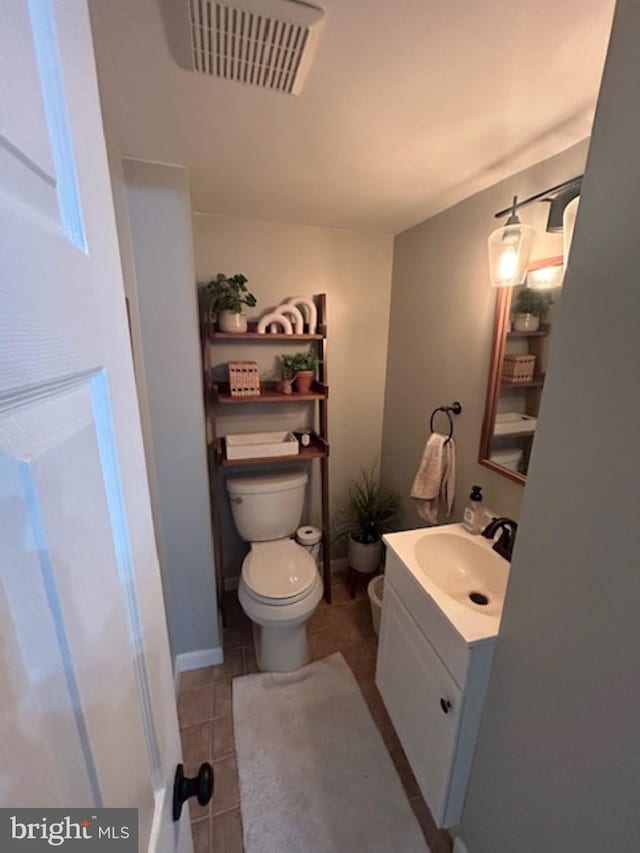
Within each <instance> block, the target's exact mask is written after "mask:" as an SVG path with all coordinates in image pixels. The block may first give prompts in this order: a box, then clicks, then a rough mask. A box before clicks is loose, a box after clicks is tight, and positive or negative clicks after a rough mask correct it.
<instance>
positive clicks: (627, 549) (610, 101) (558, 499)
mask: <svg viewBox="0 0 640 853" xmlns="http://www.w3.org/2000/svg"><path fill="white" fill-rule="evenodd" d="M639 41H640V4H638V3H637V2H636V0H619V2H618V8H617V12H616V17H615V21H614V28H613V35H612V40H611V45H610V51H609V56H608V60H607V64H606V68H605V74H604V79H603V84H602V89H601V95H600V101H599V105H598V110H597V113H596V120H595V126H594V131H593V137H592V143H591V150H590V154H589V163H588V167H587V175H586V180H585V184H584V191H583V195H582V201H581V207H580V212H579V215H578V222H577V226H576V231H575V236H574V242H573V248H572V254H571V259H570V262H569V270H568V276H567V281H566V285H565V292H564V294H563V299H562V303H561V305H560V311H559V314H560V316H559V321H558V329H557V334H556V339H555V343H554V346H553V349H552V354H551V369H550V379H549V383H548V387H547V389H546V392H545V398H544V400H543V404H542V415H541V421H540V429H539V434H538V437H537V441H536V445H535V449H534V455H533V460H532V465H531V474H530V478H529V483H528V485H527V489H526V495H525V500H524V508H523V514H522V525H521V532H520V536H519V541H518V543H517V547H516V552H515V558H514V562H513V567H512V570H511V581H510V584H509V590H508V595H507V601H506V606H505V612H504V616H503V619H502V630H501V635H500V640H499V643H498V648H497V653H496V658H495V663H494V666H493V674H492V677H491V683H490V688H489V694H488V698H487V702H486V706H485V711H484V716H483V722H482V726H481V731H480V737H479V742H478V747H477V750H476V756H475V761H474V765H473V770H472V776H471V784H470V787H469V791H468V795H467V801H466V806H465V810H464V815H463V821H462V836H463V838H464V840H465V841H466V843H467V846H468V848H469V851H470V853H503V851H504V853H507V851H509V853H511V851H513V853H540V851H545V853H568V851H580V853H599V851H602V850H612V851H613V850H615V851H619V853H622V851H625V853H627V851H628V853H635V851H637V850H638V848H639V845H640V809H639V808H638V804H639V803H640V712H639V708H640V679H639V678H638V671H639V666H638V650H639V649H640V611H639V607H640V558H639V555H640V524H639V523H638V516H639V511H640V500H639V495H640V454H639V453H638V434H639V432H638V425H639V424H640V394H639V382H640V347H639V345H638V340H639V337H638V317H640V287H639V285H638V270H639V269H640V240H639V239H638V223H640V145H639V142H640V89H639V88H638V84H637V80H638V72H639V70H640V56H639V54H638V43H639Z"/></svg>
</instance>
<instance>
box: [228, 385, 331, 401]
mask: <svg viewBox="0 0 640 853" xmlns="http://www.w3.org/2000/svg"><path fill="white" fill-rule="evenodd" d="M262 387H263V390H262V391H261V392H260V394H256V395H254V396H252V397H232V396H231V393H230V392H229V385H228V383H223V382H219V383H215V384H214V385H213V386H212V389H211V391H212V396H213V401H214V402H215V403H222V404H224V405H227V404H236V403H297V402H300V401H304V400H326V399H327V391H328V389H327V387H326V386H325V385H322V384H321V383H319V382H315V383H314V385H313V387H312V390H311V391H310V392H309V393H308V394H296V393H295V391H294V392H293V393H292V394H283V393H282V392H281V391H277V390H276V388H275V386H274V385H271V384H269V383H266V382H265V383H263V386H262Z"/></svg>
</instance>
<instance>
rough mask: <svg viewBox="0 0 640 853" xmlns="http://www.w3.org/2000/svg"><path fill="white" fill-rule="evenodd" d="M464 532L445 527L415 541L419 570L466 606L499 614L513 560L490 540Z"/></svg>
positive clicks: (483, 611)
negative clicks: (502, 553)
mask: <svg viewBox="0 0 640 853" xmlns="http://www.w3.org/2000/svg"><path fill="white" fill-rule="evenodd" d="M450 527H456V528H457V527H458V525H450ZM464 532H466V531H464V530H463V529H461V530H455V531H451V532H449V529H448V528H447V527H443V528H436V529H434V530H432V531H431V530H430V531H429V532H428V533H425V535H424V536H421V537H420V538H419V539H418V540H417V541H416V543H415V557H416V562H417V568H418V571H419V572H420V573H421V574H424V575H426V577H427V578H428V579H429V580H430V581H431V582H432V583H434V584H436V585H437V586H438V587H440V589H441V590H442V591H443V592H444V593H446V594H447V595H449V596H450V597H451V598H453V599H454V600H455V601H458V602H459V603H460V604H463V605H464V606H465V607H469V608H471V609H472V610H476V611H478V612H480V613H483V614H487V615H488V614H499V613H500V612H501V611H502V604H503V602H504V594H505V591H506V588H507V578H508V576H509V563H507V561H506V560H503V558H502V557H500V556H499V555H498V554H496V552H495V551H494V550H493V549H492V548H491V547H490V546H489V547H487V545H489V543H488V542H487V540H486V539H484V540H483V539H480V538H479V537H477V536H474V537H473V538H472V537H467V536H462V535H460V534H461V533H464Z"/></svg>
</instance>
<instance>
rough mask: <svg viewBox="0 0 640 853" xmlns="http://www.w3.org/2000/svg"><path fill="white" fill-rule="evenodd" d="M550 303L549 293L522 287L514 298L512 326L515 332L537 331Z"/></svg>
mask: <svg viewBox="0 0 640 853" xmlns="http://www.w3.org/2000/svg"><path fill="white" fill-rule="evenodd" d="M552 305H553V299H552V298H551V294H549V293H544V292H541V291H539V290H531V289H530V288H528V287H525V288H523V289H522V290H521V291H520V293H519V294H518V296H517V298H516V304H515V306H514V319H513V328H514V329H515V330H516V332H537V331H538V329H539V328H540V323H541V322H542V321H543V320H544V319H545V318H546V316H547V314H548V313H549V308H551V306H552Z"/></svg>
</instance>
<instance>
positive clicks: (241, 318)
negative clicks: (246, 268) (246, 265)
mask: <svg viewBox="0 0 640 853" xmlns="http://www.w3.org/2000/svg"><path fill="white" fill-rule="evenodd" d="M247 281H248V279H247V278H245V276H243V275H241V274H240V273H236V274H235V275H232V276H226V275H225V274H224V273H222V272H219V273H218V275H217V276H216V277H215V278H214V279H212V280H211V281H210V282H209V284H208V285H207V290H208V292H209V295H210V297H211V302H210V305H209V310H210V311H211V313H212V314H215V315H216V319H217V321H218V327H219V328H220V331H222V332H246V331H247V316H246V314H244V313H243V311H242V306H243V305H247V306H248V307H249V308H253V307H254V305H255V304H256V302H257V300H256V298H255V296H254V295H253V293H250V292H249V290H248V288H247Z"/></svg>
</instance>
